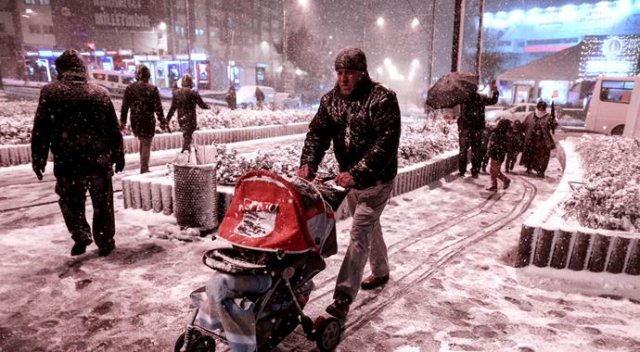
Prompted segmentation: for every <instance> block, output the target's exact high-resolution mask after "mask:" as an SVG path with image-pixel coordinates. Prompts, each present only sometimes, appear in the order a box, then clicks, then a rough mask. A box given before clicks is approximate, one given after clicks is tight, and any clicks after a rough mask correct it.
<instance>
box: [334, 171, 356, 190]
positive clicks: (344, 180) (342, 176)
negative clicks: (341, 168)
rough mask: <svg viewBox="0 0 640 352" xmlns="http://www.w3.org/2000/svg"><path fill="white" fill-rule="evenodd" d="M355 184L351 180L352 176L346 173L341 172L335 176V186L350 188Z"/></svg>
mask: <svg viewBox="0 0 640 352" xmlns="http://www.w3.org/2000/svg"><path fill="white" fill-rule="evenodd" d="M355 183H356V182H355V181H354V180H353V176H351V174H350V173H348V172H341V173H339V174H338V176H336V184H337V185H338V186H341V187H345V188H346V187H351V186H353V185H354V184H355Z"/></svg>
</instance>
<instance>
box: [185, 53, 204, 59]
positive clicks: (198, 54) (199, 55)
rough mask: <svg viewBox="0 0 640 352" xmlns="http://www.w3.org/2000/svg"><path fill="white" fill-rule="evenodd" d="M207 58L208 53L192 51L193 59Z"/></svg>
mask: <svg viewBox="0 0 640 352" xmlns="http://www.w3.org/2000/svg"><path fill="white" fill-rule="evenodd" d="M185 56H186V55H185ZM206 59H207V54H205V53H191V60H197V61H204V60H206Z"/></svg>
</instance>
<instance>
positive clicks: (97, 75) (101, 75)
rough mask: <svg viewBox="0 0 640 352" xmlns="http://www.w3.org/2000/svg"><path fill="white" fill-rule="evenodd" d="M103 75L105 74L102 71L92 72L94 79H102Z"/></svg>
mask: <svg viewBox="0 0 640 352" xmlns="http://www.w3.org/2000/svg"><path fill="white" fill-rule="evenodd" d="M104 76H105V75H104V74H102V73H94V74H93V78H95V79H99V80H101V81H104Z"/></svg>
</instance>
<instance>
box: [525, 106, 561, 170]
mask: <svg viewBox="0 0 640 352" xmlns="http://www.w3.org/2000/svg"><path fill="white" fill-rule="evenodd" d="M555 123H556V122H555V120H554V119H553V117H552V116H551V114H549V113H548V112H547V103H545V102H544V101H540V102H538V104H536V109H535V110H534V112H532V113H531V114H529V115H528V116H527V117H526V118H525V120H524V128H525V132H524V151H523V152H522V158H521V163H522V164H523V165H524V166H525V167H526V168H527V173H531V172H532V171H535V172H536V175H537V176H538V177H541V178H544V173H545V172H546V171H547V166H548V165H549V159H550V158H551V150H553V149H555V147H556V144H555V142H554V140H553V136H552V131H553V130H554V129H555Z"/></svg>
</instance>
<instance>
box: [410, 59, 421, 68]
mask: <svg viewBox="0 0 640 352" xmlns="http://www.w3.org/2000/svg"><path fill="white" fill-rule="evenodd" d="M418 66H420V60H418V59H413V60H411V68H412V69H413V68H416V67H418Z"/></svg>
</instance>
